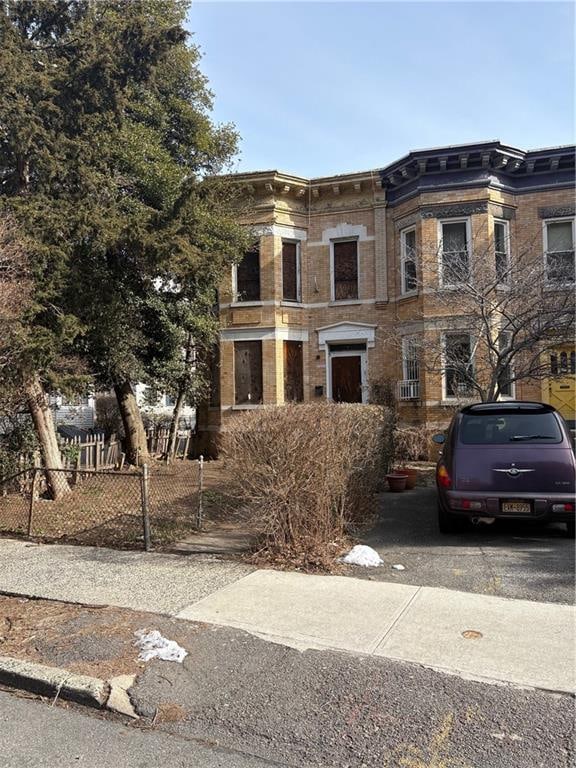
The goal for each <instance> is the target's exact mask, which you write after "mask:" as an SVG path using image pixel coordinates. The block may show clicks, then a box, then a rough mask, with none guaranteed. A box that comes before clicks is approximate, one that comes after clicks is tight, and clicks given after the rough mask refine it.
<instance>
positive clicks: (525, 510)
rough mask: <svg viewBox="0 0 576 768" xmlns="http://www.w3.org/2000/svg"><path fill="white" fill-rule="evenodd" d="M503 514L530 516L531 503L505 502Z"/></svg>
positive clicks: (503, 503)
mask: <svg viewBox="0 0 576 768" xmlns="http://www.w3.org/2000/svg"><path fill="white" fill-rule="evenodd" d="M502 512H503V513H505V514H508V515H529V514H530V512H531V507H530V502H529V501H503V502H502Z"/></svg>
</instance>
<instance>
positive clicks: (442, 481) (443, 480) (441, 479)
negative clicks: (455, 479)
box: [437, 464, 452, 488]
mask: <svg viewBox="0 0 576 768" xmlns="http://www.w3.org/2000/svg"><path fill="white" fill-rule="evenodd" d="M437 478H438V485H440V486H442V488H450V486H451V485H452V478H451V477H450V475H449V474H448V470H447V469H446V467H445V466H444V464H441V465H440V466H439V467H438V472H437Z"/></svg>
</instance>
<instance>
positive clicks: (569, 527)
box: [566, 520, 576, 539]
mask: <svg viewBox="0 0 576 768" xmlns="http://www.w3.org/2000/svg"><path fill="white" fill-rule="evenodd" d="M575 534H576V520H569V521H568V522H567V523H566V536H567V537H568V538H569V539H573V538H574V537H575Z"/></svg>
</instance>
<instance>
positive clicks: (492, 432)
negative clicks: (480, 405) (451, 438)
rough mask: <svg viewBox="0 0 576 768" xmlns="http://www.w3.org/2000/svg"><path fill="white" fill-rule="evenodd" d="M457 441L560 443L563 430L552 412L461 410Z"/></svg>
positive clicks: (481, 443) (481, 442)
mask: <svg viewBox="0 0 576 768" xmlns="http://www.w3.org/2000/svg"><path fill="white" fill-rule="evenodd" d="M460 442H462V443H464V444H466V445H507V444H514V443H529V444H530V445H534V444H538V443H540V444H542V445H549V444H550V443H561V442H562V432H561V431H560V426H559V425H558V422H557V421H556V419H555V417H554V414H552V413H518V412H516V413H502V414H496V413H490V414H475V413H469V414H463V416H462V422H461V425H460Z"/></svg>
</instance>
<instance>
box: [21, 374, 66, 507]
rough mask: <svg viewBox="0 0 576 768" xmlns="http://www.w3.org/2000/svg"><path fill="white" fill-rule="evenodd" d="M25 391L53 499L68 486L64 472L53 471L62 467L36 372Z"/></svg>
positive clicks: (46, 404)
mask: <svg viewBox="0 0 576 768" xmlns="http://www.w3.org/2000/svg"><path fill="white" fill-rule="evenodd" d="M25 391H26V401H27V403H28V408H29V410H30V414H31V416H32V421H33V422H34V427H35V429H36V435H37V437H38V442H39V443H40V450H41V451H42V458H43V460H44V466H45V467H46V481H47V483H48V489H49V491H50V496H51V497H52V498H53V499H54V500H56V499H60V498H62V496H64V495H65V494H67V493H69V492H70V486H69V485H68V480H67V479H66V475H65V473H64V472H58V471H53V470H62V469H64V467H63V465H62V456H61V455H60V448H59V447H58V440H57V438H56V430H55V428H54V419H53V418H52V411H51V410H50V407H49V405H48V401H47V398H46V393H45V392H44V388H43V387H42V384H41V383H40V379H39V377H38V375H37V374H35V375H34V376H33V377H32V378H31V379H30V380H29V381H28V382H27V383H26V385H25Z"/></svg>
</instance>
